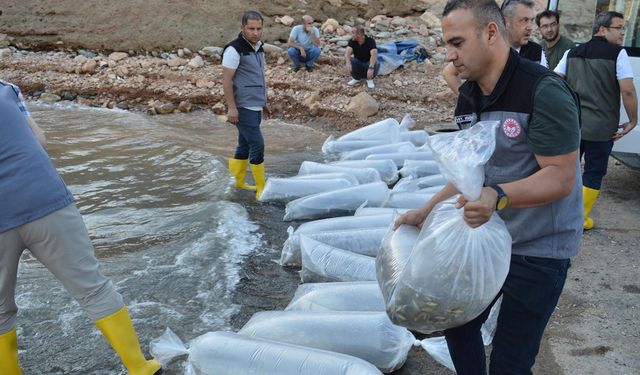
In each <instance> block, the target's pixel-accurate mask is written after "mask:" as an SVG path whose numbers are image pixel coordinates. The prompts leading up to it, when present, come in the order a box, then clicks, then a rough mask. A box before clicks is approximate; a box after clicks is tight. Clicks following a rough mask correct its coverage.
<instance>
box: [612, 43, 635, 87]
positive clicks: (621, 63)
mask: <svg viewBox="0 0 640 375" xmlns="http://www.w3.org/2000/svg"><path fill="white" fill-rule="evenodd" d="M616 78H617V79H618V81H620V80H623V79H625V78H633V69H631V61H629V55H627V51H626V50H625V49H622V50H620V53H619V54H618V58H617V59H616Z"/></svg>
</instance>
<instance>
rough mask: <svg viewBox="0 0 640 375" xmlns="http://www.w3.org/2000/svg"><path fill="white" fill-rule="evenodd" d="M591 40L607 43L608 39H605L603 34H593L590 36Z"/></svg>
mask: <svg viewBox="0 0 640 375" xmlns="http://www.w3.org/2000/svg"><path fill="white" fill-rule="evenodd" d="M591 41H592V42H603V43H609V41H608V40H607V38H605V37H603V36H599V35H594V36H592V37H591Z"/></svg>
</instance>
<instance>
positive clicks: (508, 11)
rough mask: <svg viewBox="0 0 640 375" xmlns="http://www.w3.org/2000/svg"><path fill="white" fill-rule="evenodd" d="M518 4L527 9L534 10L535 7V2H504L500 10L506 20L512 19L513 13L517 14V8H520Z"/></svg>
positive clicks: (525, 0)
mask: <svg viewBox="0 0 640 375" xmlns="http://www.w3.org/2000/svg"><path fill="white" fill-rule="evenodd" d="M518 4H522V5H524V6H526V7H527V8H532V9H533V7H534V5H535V4H534V3H533V0H504V1H503V2H502V5H501V6H500V10H501V11H502V15H503V16H504V18H509V19H511V17H513V13H515V10H516V6H518Z"/></svg>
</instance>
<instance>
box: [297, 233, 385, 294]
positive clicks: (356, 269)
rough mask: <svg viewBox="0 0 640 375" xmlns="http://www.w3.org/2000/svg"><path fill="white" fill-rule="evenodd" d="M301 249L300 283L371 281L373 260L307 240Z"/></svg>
mask: <svg viewBox="0 0 640 375" xmlns="http://www.w3.org/2000/svg"><path fill="white" fill-rule="evenodd" d="M300 243H301V247H302V271H301V272H300V277H301V278H302V282H304V283H309V282H316V283H317V282H330V281H374V280H375V279H376V265H375V258H374V257H369V256H366V255H360V254H355V253H352V252H350V251H346V250H342V249H339V248H337V247H333V246H330V245H326V244H323V243H321V242H318V241H316V240H314V239H311V238H309V237H306V236H304V235H303V236H302V237H301V238H300Z"/></svg>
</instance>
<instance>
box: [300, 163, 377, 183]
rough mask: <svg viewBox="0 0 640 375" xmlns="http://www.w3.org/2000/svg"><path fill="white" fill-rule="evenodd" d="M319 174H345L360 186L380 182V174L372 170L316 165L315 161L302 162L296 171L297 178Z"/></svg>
mask: <svg viewBox="0 0 640 375" xmlns="http://www.w3.org/2000/svg"><path fill="white" fill-rule="evenodd" d="M320 173H346V174H352V175H354V176H355V177H356V178H357V179H358V182H359V183H361V184H368V183H371V182H376V181H381V180H382V179H381V178H380V173H378V171H377V170H375V169H374V168H347V167H342V166H338V165H333V164H323V163H317V162H315V161H303V162H302V164H301V165H300V170H299V171H298V176H304V175H310V174H320Z"/></svg>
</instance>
